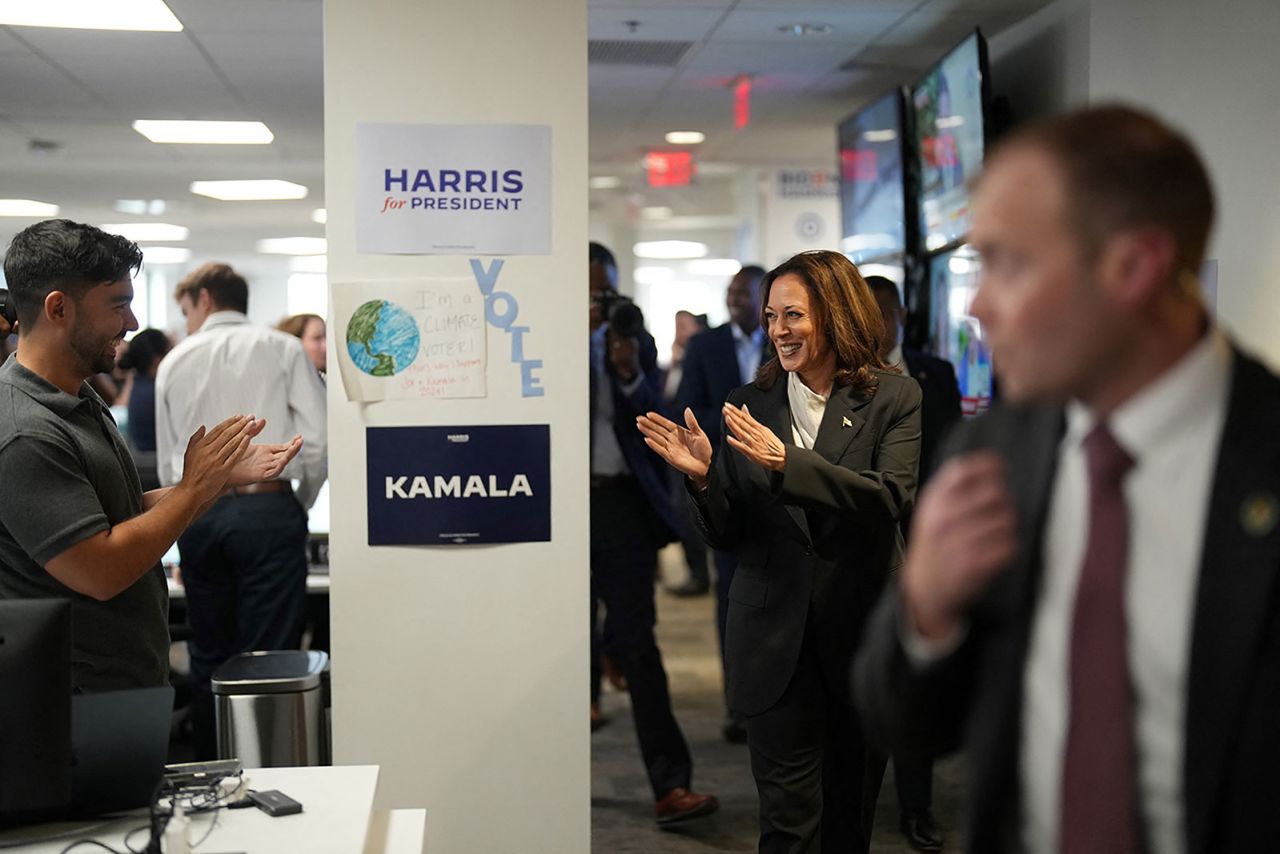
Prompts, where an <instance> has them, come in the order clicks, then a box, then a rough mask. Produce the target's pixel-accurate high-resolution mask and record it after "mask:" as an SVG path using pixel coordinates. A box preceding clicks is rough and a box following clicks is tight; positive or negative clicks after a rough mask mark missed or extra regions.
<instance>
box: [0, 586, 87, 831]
mask: <svg viewBox="0 0 1280 854" xmlns="http://www.w3.org/2000/svg"><path fill="white" fill-rule="evenodd" d="M70 733H71V603H70V602H69V601H67V600H65V599H26V600H2V601H0V826H4V825H11V824H22V823H26V822H29V821H34V820H38V819H40V818H43V817H45V816H46V815H48V814H51V813H54V812H56V811H58V810H61V809H63V808H65V807H66V805H67V803H68V802H69V801H70V800H71V738H70Z"/></svg>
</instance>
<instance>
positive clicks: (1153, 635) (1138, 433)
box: [1019, 329, 1231, 854]
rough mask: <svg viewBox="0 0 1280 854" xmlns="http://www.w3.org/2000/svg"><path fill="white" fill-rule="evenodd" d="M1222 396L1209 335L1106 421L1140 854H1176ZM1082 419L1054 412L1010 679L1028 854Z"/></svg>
mask: <svg viewBox="0 0 1280 854" xmlns="http://www.w3.org/2000/svg"><path fill="white" fill-rule="evenodd" d="M1230 385H1231V350H1230V346H1229V345H1228V343H1227V341H1226V339H1225V337H1224V336H1223V335H1222V333H1221V332H1219V331H1218V330H1217V329H1211V330H1210V331H1209V333H1208V334H1206V335H1205V336H1204V338H1203V339H1202V340H1201V341H1200V343H1199V344H1197V345H1196V347H1195V348H1194V349H1193V350H1192V351H1191V352H1190V353H1188V354H1187V355H1186V356H1184V357H1183V358H1182V359H1181V360H1180V361H1179V362H1178V363H1177V364H1176V365H1174V366H1173V367H1172V368H1171V369H1170V370H1168V371H1167V372H1166V373H1165V374H1164V375H1163V376H1161V377H1160V378H1159V379H1158V380H1157V381H1156V382H1155V383H1154V384H1152V385H1150V386H1148V387H1147V388H1146V389H1144V390H1143V391H1141V392H1140V393H1139V394H1138V395H1137V396H1135V397H1134V398H1132V399H1131V400H1129V401H1127V402H1126V403H1125V404H1124V405H1123V406H1121V407H1120V408H1119V409H1117V410H1116V411H1115V412H1114V413H1112V415H1111V417H1110V418H1109V419H1108V426H1109V427H1110V429H1111V432H1112V433H1113V434H1114V435H1115V437H1116V439H1117V441H1119V443H1120V445H1121V446H1122V447H1123V448H1124V449H1125V450H1126V451H1128V452H1129V454H1130V455H1131V456H1132V457H1133V458H1134V459H1135V465H1134V467H1133V469H1132V470H1131V471H1130V472H1129V474H1128V476H1127V477H1126V479H1125V482H1124V495H1125V500H1126V503H1127V505H1128V509H1129V561H1128V570H1127V571H1128V577H1127V579H1126V591H1125V611H1126V615H1127V623H1128V646H1129V672H1130V674H1131V676H1132V678H1133V680H1134V689H1135V698H1136V702H1135V709H1134V712H1135V720H1134V725H1135V728H1136V744H1137V750H1138V776H1139V804H1140V805H1141V809H1142V813H1143V815H1142V818H1143V821H1144V822H1145V827H1146V840H1147V843H1148V845H1147V847H1148V849H1149V850H1151V851H1159V852H1161V854H1181V852H1183V851H1184V850H1185V838H1186V837H1185V828H1184V822H1185V812H1186V811H1185V805H1184V802H1183V799H1184V792H1183V775H1182V770H1183V754H1184V749H1185V743H1184V741H1185V734H1186V727H1185V717H1186V698H1187V668H1188V662H1189V659H1190V653H1191V646H1190V644H1191V628H1192V619H1193V616H1194V610H1195V590H1196V582H1197V579H1198V576H1199V572H1200V563H1201V558H1202V551H1203V546H1204V533H1205V532H1204V528H1205V521H1206V518H1207V515H1208V510H1209V500H1210V492H1211V488H1212V485H1213V475H1214V467H1215V462H1216V459H1217V454H1218V447H1219V445H1220V444H1221V439H1222V427H1223V424H1224V422H1225V420H1226V409H1227V396H1228V392H1229V390H1230ZM1096 421H1097V419H1096V417H1095V416H1094V415H1093V414H1092V413H1090V412H1089V411H1088V410H1086V409H1085V408H1084V407H1083V406H1081V405H1079V404H1071V405H1069V406H1068V409H1067V432H1066V435H1065V436H1064V437H1063V439H1062V442H1061V444H1060V445H1059V448H1058V468H1057V475H1056V477H1055V479H1054V485H1053V494H1052V497H1051V499H1050V502H1051V503H1050V505H1049V516H1048V520H1049V521H1048V523H1047V528H1046V537H1045V544H1044V576H1043V578H1042V581H1041V587H1040V594H1039V596H1040V598H1039V602H1038V604H1037V607H1036V613H1035V617H1034V623H1033V626H1032V635H1031V641H1030V647H1029V649H1028V655H1027V661H1026V669H1025V670H1024V671H1023V700H1022V732H1021V745H1020V747H1021V749H1020V751H1019V763H1020V767H1019V778H1020V786H1021V795H1022V810H1023V813H1022V840H1023V845H1024V847H1025V849H1026V850H1027V851H1029V852H1053V851H1056V850H1057V847H1058V839H1059V827H1058V825H1059V816H1060V799H1061V791H1062V770H1063V760H1064V752H1065V747H1066V732H1067V718H1068V713H1069V712H1068V710H1069V706H1068V696H1069V694H1068V691H1069V686H1068V684H1067V682H1068V678H1069V677H1068V673H1069V664H1070V662H1069V653H1070V627H1071V621H1072V612H1073V610H1074V605H1075V592H1076V586H1077V583H1078V580H1079V576H1080V570H1081V564H1082V562H1083V561H1084V549H1085V543H1086V539H1087V537H1088V531H1087V528H1088V518H1089V510H1088V495H1089V480H1088V472H1087V468H1086V463H1085V456H1084V449H1083V447H1082V445H1081V442H1082V441H1083V439H1084V437H1085V436H1086V435H1088V433H1089V431H1090V430H1092V429H1093V427H1094V425H1095V423H1096Z"/></svg>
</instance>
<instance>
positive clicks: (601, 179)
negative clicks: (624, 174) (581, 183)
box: [587, 175, 622, 190]
mask: <svg viewBox="0 0 1280 854" xmlns="http://www.w3.org/2000/svg"><path fill="white" fill-rule="evenodd" d="M587 186H588V187H590V188H591V189H593V190H616V189H617V188H618V187H621V186H622V179H621V178H617V177H615V176H613V175H597V176H596V177H594V178H592V179H591V180H590V181H588V182H587Z"/></svg>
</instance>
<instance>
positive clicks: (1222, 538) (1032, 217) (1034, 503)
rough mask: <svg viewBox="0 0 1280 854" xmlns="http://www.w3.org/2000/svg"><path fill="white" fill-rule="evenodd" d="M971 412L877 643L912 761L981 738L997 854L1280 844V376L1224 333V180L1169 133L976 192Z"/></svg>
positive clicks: (1097, 145)
mask: <svg viewBox="0 0 1280 854" xmlns="http://www.w3.org/2000/svg"><path fill="white" fill-rule="evenodd" d="M972 211H973V228H972V231H971V234H970V237H969V240H970V242H971V243H972V244H973V246H974V248H975V249H977V250H978V252H979V253H980V254H981V256H982V271H981V274H980V277H979V281H978V289H977V292H976V293H975V295H974V298H973V302H972V305H971V309H970V310H971V312H972V314H973V316H974V317H975V318H976V319H977V320H978V321H979V322H980V323H981V324H982V328H983V332H984V334H985V335H986V336H987V340H988V341H989V342H990V344H991V348H992V354H993V358H992V363H993V364H994V365H995V367H996V370H997V371H998V372H999V376H1000V380H1001V393H1002V396H1003V398H1004V401H1005V405H1003V406H1001V407H998V408H996V409H993V410H992V411H991V413H990V414H989V415H988V416H986V417H984V418H981V419H978V420H975V421H972V422H966V423H965V424H963V425H962V426H961V427H960V428H958V429H957V430H956V431H955V435H954V436H953V437H952V439H951V440H949V441H948V450H949V452H950V453H949V455H948V457H947V459H946V460H944V461H943V462H942V464H941V466H939V468H938V470H937V472H936V473H935V474H934V476H933V478H932V480H931V481H930V483H929V487H928V489H927V490H926V491H925V494H924V495H923V496H922V498H921V501H920V505H919V508H918V510H917V512H916V515H915V520H914V522H913V529H912V532H911V546H910V549H909V551H908V553H907V559H906V563H905V565H904V566H903V569H902V571H901V572H900V573H898V578H897V580H896V582H895V583H894V584H893V585H892V586H891V588H890V591H889V592H888V594H887V595H886V596H885V597H884V600H883V601H882V602H881V604H880V606H879V607H878V608H877V611H876V613H875V615H874V617H873V619H872V621H871V624H870V626H869V627H868V631H867V636H866V640H865V641H864V643H863V646H862V650H861V653H862V654H861V655H860V657H859V660H858V662H857V664H856V667H855V671H854V679H855V683H856V686H857V690H856V697H857V699H858V700H859V702H860V704H861V706H862V712H863V719H864V721H865V722H866V724H867V726H868V727H869V730H870V732H872V733H873V734H874V735H876V736H877V737H878V738H879V739H880V740H881V743H883V744H885V745H887V746H888V747H889V748H890V749H893V750H897V749H898V748H899V747H901V746H902V745H907V744H914V745H916V746H917V747H920V748H927V749H928V750H929V751H930V752H932V753H934V754H939V753H942V752H944V751H947V750H949V749H954V748H956V747H958V746H960V745H961V744H963V745H964V746H965V748H966V757H967V764H968V767H969V769H970V772H971V785H970V787H969V791H970V799H969V800H970V809H969V830H968V835H967V836H968V844H969V846H970V847H971V849H972V850H974V851H982V852H995V854H999V852H1005V851H1028V852H1053V851H1061V852H1067V854H1074V852H1102V851H1105V852H1126V854H1136V852H1142V851H1152V852H1161V854H1210V852H1219V851H1233V852H1234V851H1267V850H1272V849H1274V848H1275V847H1276V842H1275V836H1276V834H1275V830H1274V829H1273V828H1272V826H1271V821H1270V819H1271V816H1272V814H1273V812H1274V810H1275V805H1276V804H1277V803H1280V775H1277V773H1276V768H1277V765H1278V764H1280V727H1277V726H1276V721H1277V719H1278V718H1280V586H1278V585H1280V444H1278V443H1277V441H1276V437H1277V436H1278V435H1280V377H1277V376H1276V375H1275V374H1274V373H1273V372H1272V371H1271V370H1269V369H1268V368H1267V367H1265V366H1264V365H1262V364H1261V363H1259V362H1258V361H1257V360H1255V359H1254V358H1252V357H1251V356H1248V355H1246V354H1245V353H1243V352H1241V351H1240V350H1239V349H1238V348H1237V347H1236V346H1235V345H1234V344H1233V343H1232V342H1231V340H1230V339H1229V338H1228V337H1227V335H1226V334H1224V332H1223V331H1222V330H1221V329H1220V328H1219V327H1218V326H1217V325H1216V324H1215V323H1214V321H1213V319H1212V317H1211V315H1210V314H1209V313H1208V312H1207V311H1206V309H1205V305H1204V302H1203V298H1202V295H1201V293H1200V288H1199V281H1198V272H1199V270H1200V269H1201V265H1202V263H1203V261H1204V258H1205V251H1206V248H1207V246H1208V241H1209V233H1210V229H1211V227H1212V224H1213V217H1214V194H1213V188H1212V185H1211V182H1210V178H1209V174H1208V171H1207V170H1206V168H1205V165H1204V162H1203V161H1202V159H1201V157H1200V155H1199V154H1198V153H1197V152H1196V150H1195V148H1194V147H1193V145H1192V144H1191V142H1190V141H1189V140H1188V139H1187V138H1186V137H1185V136H1183V135H1182V134H1181V133H1179V132H1178V131H1176V130H1174V129H1173V128H1171V127H1169V126H1168V125H1167V124H1166V123H1165V122H1163V121H1162V120H1160V119H1159V118H1157V117H1155V116H1153V115H1151V114H1149V113H1146V112H1143V111H1140V110H1137V109H1133V108H1130V107H1125V106H1095V107H1091V108H1088V109H1083V110H1078V111H1074V112H1071V113H1067V114H1065V115H1062V116H1058V117H1055V118H1052V119H1049V120H1047V121H1044V122H1040V123H1037V124H1034V125H1030V126H1027V127H1025V128H1024V129H1022V130H1020V131H1018V132H1016V133H1014V134H1013V135H1011V136H1009V137H1007V138H1006V139H1005V140H1004V141H1003V142H1002V143H1001V145H1000V147H999V148H998V149H996V150H995V151H993V152H992V153H991V156H990V158H989V159H988V160H987V164H986V168H985V170H984V172H983V173H982V175H981V176H980V177H979V178H978V180H977V184H976V186H975V188H974V195H973V201H972Z"/></svg>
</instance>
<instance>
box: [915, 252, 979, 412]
mask: <svg viewBox="0 0 1280 854" xmlns="http://www.w3.org/2000/svg"><path fill="white" fill-rule="evenodd" d="M981 264H982V261H981V259H980V258H979V257H978V254H977V253H976V252H975V251H974V250H973V248H972V247H971V246H968V245H967V244H966V245H962V246H958V247H956V248H955V249H952V250H950V251H949V252H940V253H938V254H937V255H934V256H933V257H932V258H930V259H929V287H930V299H929V329H930V331H931V335H930V337H931V338H932V339H933V340H932V344H933V351H934V353H935V354H936V355H937V356H938V357H939V358H942V359H946V360H947V361H948V362H950V363H951V364H952V365H953V366H954V367H955V369H956V380H957V381H958V382H959V384H960V409H961V411H962V412H963V413H964V414H965V415H968V416H973V415H977V414H979V413H981V412H985V411H986V410H987V409H989V408H990V407H991V396H992V392H993V390H994V383H993V382H992V373H991V350H990V349H989V348H988V346H987V342H986V339H985V338H984V337H983V334H982V325H981V324H980V323H978V320H977V318H975V317H974V316H973V315H971V314H970V313H969V305H970V303H972V302H973V296H974V294H975V293H977V290H978V271H979V270H980V269H981Z"/></svg>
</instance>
